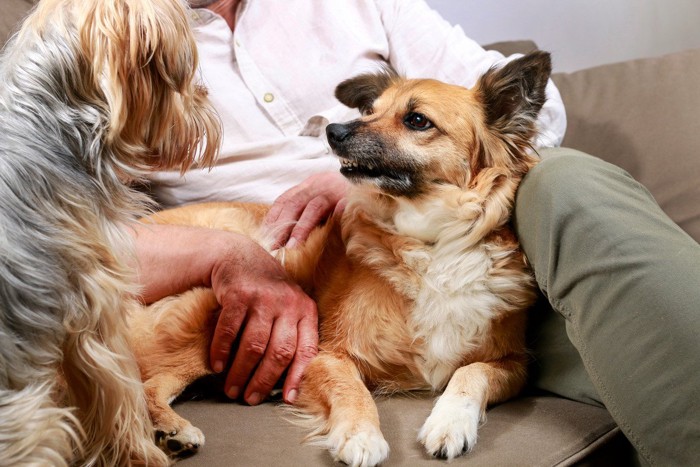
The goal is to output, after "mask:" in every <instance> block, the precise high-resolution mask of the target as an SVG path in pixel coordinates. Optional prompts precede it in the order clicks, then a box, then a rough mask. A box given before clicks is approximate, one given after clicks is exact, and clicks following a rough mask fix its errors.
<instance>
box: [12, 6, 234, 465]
mask: <svg viewBox="0 0 700 467" xmlns="http://www.w3.org/2000/svg"><path fill="white" fill-rule="evenodd" d="M188 18H189V17H188V13H187V10H186V5H185V4H184V2H183V3H181V2H179V1H174V0H41V1H40V2H39V3H38V4H37V5H36V6H35V8H34V9H33V10H32V12H31V13H30V14H29V16H28V17H27V18H26V20H25V21H24V23H23V25H22V26H21V28H20V30H19V31H18V32H17V34H16V35H15V36H14V37H13V38H12V39H11V41H10V42H9V43H8V45H7V46H6V47H5V49H4V50H3V52H2V56H1V58H0V77H1V78H0V81H1V82H2V83H3V84H2V86H0V231H1V234H0V258H2V260H0V342H2V345H0V465H52V466H66V465H95V466H97V465H105V466H107V465H109V466H113V465H132V464H147V465H154V466H158V465H167V464H169V463H171V460H170V459H169V458H168V457H167V456H166V455H165V454H164V453H163V452H162V450H160V449H159V448H158V447H157V446H156V444H155V442H154V439H153V427H152V424H151V421H150V418H149V413H148V411H147V406H146V402H145V395H144V389H143V385H142V382H141V381H140V378H139V376H140V374H139V372H138V367H137V364H136V360H135V358H134V356H133V353H132V351H131V348H130V346H129V343H128V337H127V326H126V319H125V318H126V314H127V309H129V307H132V306H138V305H137V302H136V300H135V298H134V297H135V296H136V294H137V293H138V289H137V287H136V285H135V284H136V282H135V280H134V279H135V278H134V277H133V276H134V275H135V274H134V272H133V271H132V269H133V268H132V266H131V264H133V263H134V258H133V256H134V251H133V248H132V240H131V238H132V237H131V234H130V233H129V224H130V223H132V222H135V221H136V220H138V219H139V218H140V217H142V216H143V215H145V214H146V213H147V212H149V210H150V211H152V210H153V209H152V208H153V206H152V203H151V202H150V201H148V197H147V196H146V195H145V194H142V193H140V192H139V190H137V189H136V188H135V187H136V186H137V185H138V184H139V183H140V182H141V181H143V180H144V178H145V174H146V173H147V172H149V171H152V170H156V169H165V168H170V169H180V170H183V171H184V170H186V169H187V168H188V167H190V166H191V165H192V164H194V163H197V164H203V165H209V164H211V163H212V162H213V160H214V158H215V156H216V153H217V150H218V145H219V140H220V133H221V130H220V123H219V120H218V117H217V116H216V114H215V113H214V110H213V108H212V107H211V106H210V105H209V103H208V100H207V96H206V90H205V89H204V88H203V87H201V86H200V85H199V84H197V83H198V75H197V51H196V46H195V42H194V39H193V35H192V32H191V29H190V25H189V22H188Z"/></svg>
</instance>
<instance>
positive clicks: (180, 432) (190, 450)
mask: <svg viewBox="0 0 700 467" xmlns="http://www.w3.org/2000/svg"><path fill="white" fill-rule="evenodd" d="M156 444H157V445H158V446H159V447H160V448H161V449H162V450H163V451H165V453H166V454H168V455H169V456H171V457H187V456H191V455H193V454H195V453H197V451H199V448H201V447H202V446H204V434H203V433H202V431H201V430H200V429H199V428H197V427H194V426H192V425H189V424H188V425H186V426H184V427H182V428H180V429H171V430H169V431H164V430H163V429H162V428H160V429H158V428H157V429H156Z"/></svg>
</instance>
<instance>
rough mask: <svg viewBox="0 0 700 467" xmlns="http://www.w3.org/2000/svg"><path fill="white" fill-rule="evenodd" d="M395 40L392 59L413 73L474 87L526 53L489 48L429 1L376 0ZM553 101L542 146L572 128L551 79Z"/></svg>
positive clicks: (545, 114) (543, 121)
mask: <svg viewBox="0 0 700 467" xmlns="http://www.w3.org/2000/svg"><path fill="white" fill-rule="evenodd" d="M375 3H376V5H377V8H378V10H379V14H380V16H381V20H382V24H383V25H384V29H385V31H386V35H387V41H388V43H389V56H388V57H387V58H388V60H389V63H391V65H392V66H393V67H394V69H396V71H398V72H399V73H401V74H402V75H404V76H407V77H409V78H434V79H439V80H441V81H445V82H448V83H452V84H458V85H461V86H465V87H468V88H469V87H472V86H474V84H476V81H477V79H478V78H479V77H480V76H481V75H482V74H484V73H485V72H486V71H487V70H488V69H489V68H491V67H492V66H502V65H503V64H505V63H506V62H508V61H510V60H513V59H515V58H517V57H519V56H521V55H520V54H516V55H512V56H510V57H504V56H503V55H502V54H500V53H499V52H496V51H487V50H484V49H483V48H482V47H481V46H480V45H479V44H477V43H476V42H475V41H473V40H472V39H470V38H468V37H467V36H466V34H465V33H464V31H463V30H462V28H461V27H460V26H453V25H451V24H450V23H449V22H447V21H446V20H445V19H444V18H442V17H441V16H440V14H439V13H437V12H436V11H435V10H433V9H431V8H430V7H429V6H428V5H427V4H426V3H425V1H424V0H375ZM546 93H547V101H546V102H545V104H544V107H543V108H542V110H541V111H540V114H539V118H538V127H539V128H538V130H539V136H538V137H537V140H536V141H535V144H536V146H537V147H551V146H559V145H560V144H561V142H562V140H563V138H564V133H565V131H566V112H565V109H564V102H563V101H562V99H561V95H560V94H559V91H558V89H557V88H556V86H555V85H554V82H552V80H551V79H550V81H549V83H548V85H547V89H546Z"/></svg>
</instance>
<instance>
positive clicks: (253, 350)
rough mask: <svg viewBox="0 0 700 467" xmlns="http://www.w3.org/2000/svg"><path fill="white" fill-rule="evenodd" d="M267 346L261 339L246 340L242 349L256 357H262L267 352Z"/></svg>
mask: <svg viewBox="0 0 700 467" xmlns="http://www.w3.org/2000/svg"><path fill="white" fill-rule="evenodd" d="M266 348H267V345H266V343H265V342H263V341H261V340H252V341H248V342H246V343H245V344H244V345H243V348H242V349H241V350H243V352H244V353H246V354H247V355H252V356H254V357H257V358H261V357H262V356H263V355H264V354H265V349H266Z"/></svg>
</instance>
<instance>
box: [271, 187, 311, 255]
mask: <svg viewBox="0 0 700 467" xmlns="http://www.w3.org/2000/svg"><path fill="white" fill-rule="evenodd" d="M304 207H305V206H304V203H303V202H301V201H300V200H298V199H296V198H292V197H287V193H285V194H284V195H282V196H280V197H279V198H277V200H275V202H274V204H273V205H272V207H271V208H270V212H269V213H268V216H267V217H266V218H265V220H264V225H265V227H266V228H267V229H268V231H269V232H270V233H271V234H272V236H273V238H274V243H273V245H272V249H276V248H279V247H281V246H282V245H284V244H285V243H287V240H288V239H289V236H290V235H291V233H292V230H293V229H294V225H295V224H296V221H297V219H299V217H300V216H301V215H302V212H303V211H304Z"/></svg>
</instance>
